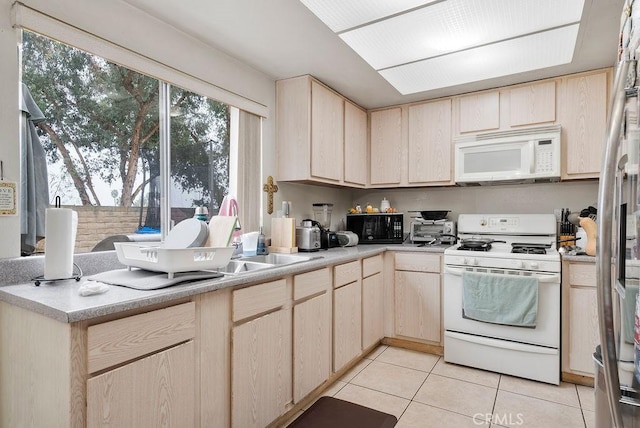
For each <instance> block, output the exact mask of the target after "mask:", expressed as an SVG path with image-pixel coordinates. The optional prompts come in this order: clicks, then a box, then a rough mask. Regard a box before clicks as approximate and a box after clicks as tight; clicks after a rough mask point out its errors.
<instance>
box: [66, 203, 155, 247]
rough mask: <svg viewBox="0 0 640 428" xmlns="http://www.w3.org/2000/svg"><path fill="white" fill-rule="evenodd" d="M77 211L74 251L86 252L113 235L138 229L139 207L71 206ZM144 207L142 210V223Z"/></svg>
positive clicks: (127, 233)
mask: <svg viewBox="0 0 640 428" xmlns="http://www.w3.org/2000/svg"><path fill="white" fill-rule="evenodd" d="M71 208H72V209H73V210H75V211H76V212H77V213H78V232H77V234H76V250H75V252H76V253H88V252H90V251H91V250H92V249H93V247H95V245H96V244H97V243H98V242H100V241H102V240H103V239H105V238H108V237H109V236H113V235H131V234H132V233H134V232H135V231H136V229H138V221H139V219H140V208H139V207H129V208H127V207H92V206H77V207H71ZM146 212H147V210H146V208H145V209H144V210H143V212H142V222H143V223H144V219H145V215H146Z"/></svg>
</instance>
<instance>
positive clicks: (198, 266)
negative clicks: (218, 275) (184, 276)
mask: <svg viewBox="0 0 640 428" xmlns="http://www.w3.org/2000/svg"><path fill="white" fill-rule="evenodd" d="M113 245H114V246H115V248H116V254H117V255H118V260H119V261H120V263H122V264H123V265H126V266H128V267H129V269H131V268H132V267H137V268H141V269H146V270H151V271H155V272H165V273H167V274H169V279H172V278H173V274H174V273H178V272H192V271H198V270H210V269H218V268H221V267H224V266H226V265H228V264H229V261H230V260H231V256H232V255H233V250H234V248H233V247H217V248H213V247H194V248H162V247H151V246H149V245H148V244H140V243H125V242H114V243H113Z"/></svg>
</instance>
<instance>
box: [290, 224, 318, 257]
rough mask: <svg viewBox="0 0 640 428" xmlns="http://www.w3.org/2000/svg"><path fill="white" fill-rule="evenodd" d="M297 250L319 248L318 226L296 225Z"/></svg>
mask: <svg viewBox="0 0 640 428" xmlns="http://www.w3.org/2000/svg"><path fill="white" fill-rule="evenodd" d="M296 245H297V247H298V251H318V250H319V249H320V228H319V227H318V226H310V227H305V226H300V227H296Z"/></svg>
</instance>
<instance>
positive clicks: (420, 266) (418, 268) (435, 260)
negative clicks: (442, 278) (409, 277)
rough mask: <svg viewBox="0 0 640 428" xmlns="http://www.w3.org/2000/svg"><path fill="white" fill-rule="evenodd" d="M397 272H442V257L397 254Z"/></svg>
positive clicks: (420, 254)
mask: <svg viewBox="0 0 640 428" xmlns="http://www.w3.org/2000/svg"><path fill="white" fill-rule="evenodd" d="M395 261H396V270H409V271H413V272H434V273H439V272H440V256H435V255H433V254H422V253H396V257H395Z"/></svg>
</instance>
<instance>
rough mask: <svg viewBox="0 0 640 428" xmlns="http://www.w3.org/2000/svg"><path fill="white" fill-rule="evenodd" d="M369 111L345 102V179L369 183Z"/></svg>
mask: <svg viewBox="0 0 640 428" xmlns="http://www.w3.org/2000/svg"><path fill="white" fill-rule="evenodd" d="M367 162H368V157H367V112H366V111H364V110H362V109H361V108H359V107H356V106H355V105H354V104H352V103H350V102H348V101H345V102H344V181H345V182H347V183H353V184H359V185H362V186H364V185H365V184H367Z"/></svg>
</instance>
